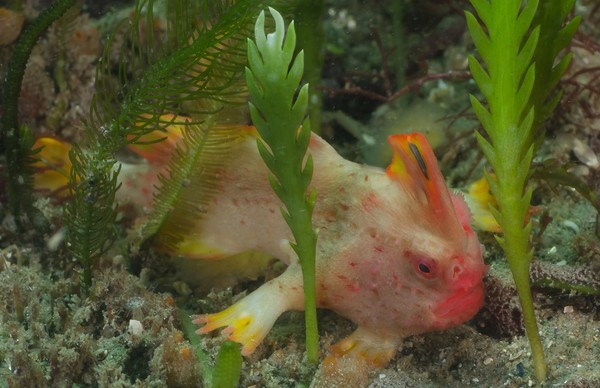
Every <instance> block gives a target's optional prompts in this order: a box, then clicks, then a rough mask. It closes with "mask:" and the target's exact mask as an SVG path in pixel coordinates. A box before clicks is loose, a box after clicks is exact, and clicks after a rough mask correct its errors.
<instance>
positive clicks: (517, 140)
mask: <svg viewBox="0 0 600 388" xmlns="http://www.w3.org/2000/svg"><path fill="white" fill-rule="evenodd" d="M472 4H473V6H474V8H475V10H476V11H477V15H478V16H479V18H480V20H481V24H480V23H479V22H478V21H477V19H476V18H475V17H474V16H473V14H472V13H470V12H467V13H466V16H467V23H468V24H469V31H470V32H471V36H472V37H473V41H474V43H475V46H476V47H477V50H478V52H479V56H480V57H481V59H482V63H484V64H485V65H486V69H484V68H483V66H482V65H481V63H480V62H479V61H478V60H477V59H475V57H474V56H470V57H469V65H470V69H471V73H472V74H473V79H474V80H475V82H476V83H477V85H478V86H479V89H480V91H481V92H482V94H483V95H484V96H485V99H486V101H487V104H488V108H485V107H484V106H483V105H482V104H481V102H480V101H479V100H478V99H477V98H476V97H471V103H472V105H473V109H474V111H475V113H476V114H477V117H478V119H479V121H480V122H481V124H482V127H483V129H484V131H485V134H486V135H487V138H486V137H484V136H483V135H482V134H480V133H478V132H476V137H477V141H478V143H479V146H480V147H481V149H482V151H483V153H484V155H485V157H486V159H487V160H488V162H489V164H490V166H491V167H492V168H493V173H487V174H486V178H487V181H488V182H489V184H490V189H491V192H492V194H493V195H494V197H495V199H496V207H491V210H492V212H493V214H494V217H495V218H496V220H497V221H498V224H499V225H500V227H501V228H502V237H497V240H498V242H499V243H500V245H501V246H502V248H503V250H504V252H505V253H506V258H507V260H508V263H509V265H510V268H511V271H512V274H513V278H514V280H515V284H516V286H517V291H518V294H519V298H520V302H521V306H522V308H523V315H524V321H525V328H526V331H527V336H528V337H529V340H530V343H531V349H532V356H533V359H534V365H535V373H536V377H537V379H538V381H544V380H545V379H546V364H545V361H544V353H543V347H542V342H541V339H540V338H539V330H538V327H537V324H536V318H535V315H534V310H533V301H532V298H531V291H530V286H529V266H530V264H531V260H532V259H533V248H532V247H531V244H530V242H529V237H530V234H531V223H530V221H529V220H528V211H529V206H530V202H531V196H532V188H531V187H526V184H527V179H528V176H529V168H530V166H531V163H532V160H533V156H534V153H535V149H536V148H537V147H538V145H539V142H540V141H541V140H542V139H543V132H540V126H541V123H542V122H543V121H544V120H545V119H547V118H548V117H549V116H550V114H551V112H552V110H553V109H554V108H555V107H556V105H557V104H558V101H559V100H560V96H561V94H560V93H556V94H554V95H553V96H551V92H552V91H553V89H554V88H555V86H556V85H557V83H558V81H559V79H560V77H561V76H562V75H563V73H564V72H565V70H566V68H567V66H568V64H569V62H570V60H571V55H566V56H564V57H563V58H562V59H561V60H560V61H559V62H558V63H557V64H555V59H556V57H557V55H558V54H559V53H560V52H561V50H563V49H564V48H565V47H566V46H567V45H568V44H569V41H570V40H571V38H572V37H573V35H574V34H575V31H576V30H577V27H578V25H579V22H580V19H579V18H575V19H572V20H571V21H570V22H569V23H568V24H567V25H566V26H565V27H561V26H562V24H563V22H564V20H565V18H566V16H567V15H568V13H569V11H570V10H571V9H572V7H573V4H574V1H569V2H564V1H542V2H540V3H539V5H538V2H537V1H529V2H527V4H525V5H523V4H522V2H521V1H520V0H517V1H495V0H492V1H490V2H487V1H485V0H482V1H478V0H475V1H472ZM482 25H483V26H485V27H486V31H485V32H484V30H483V27H482Z"/></svg>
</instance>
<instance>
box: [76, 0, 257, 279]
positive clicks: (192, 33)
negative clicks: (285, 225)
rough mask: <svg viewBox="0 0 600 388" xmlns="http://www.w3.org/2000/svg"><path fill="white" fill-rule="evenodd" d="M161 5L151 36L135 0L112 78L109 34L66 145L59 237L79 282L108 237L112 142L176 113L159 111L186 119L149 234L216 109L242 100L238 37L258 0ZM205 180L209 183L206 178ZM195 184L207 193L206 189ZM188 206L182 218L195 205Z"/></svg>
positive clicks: (143, 6)
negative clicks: (163, 18)
mask: <svg viewBox="0 0 600 388" xmlns="http://www.w3.org/2000/svg"><path fill="white" fill-rule="evenodd" d="M165 7H166V10H167V12H166V14H167V32H166V37H165V38H164V39H160V38H159V37H157V36H155V35H154V22H155V17H154V13H153V11H154V1H152V0H137V1H136V4H135V6H134V12H133V16H132V19H131V20H128V21H127V23H126V24H124V25H123V27H124V28H125V29H126V32H125V36H126V37H127V39H128V41H129V44H128V45H123V46H122V52H121V54H120V60H119V68H118V73H117V82H115V80H114V74H113V69H112V65H111V61H110V55H111V53H112V52H113V39H114V36H115V35H113V36H112V37H111V38H110V39H109V41H108V43H107V45H106V46H105V50H104V55H103V57H102V58H101V60H100V62H99V65H98V68H97V81H96V90H97V93H96V95H95V97H94V101H93V105H92V108H91V112H90V117H89V119H88V120H87V122H86V123H85V129H86V133H87V141H86V144H85V145H83V146H75V147H73V149H72V151H71V155H70V158H71V162H72V165H73V169H72V174H71V180H70V184H69V188H70V192H71V197H72V200H71V201H70V202H69V203H68V205H67V207H66V221H67V226H68V240H67V243H68V246H69V247H70V249H71V251H72V252H73V255H74V257H75V258H76V259H77V260H78V261H79V262H80V263H81V265H82V267H83V271H84V282H83V283H84V287H89V285H90V283H91V269H92V268H93V265H94V263H95V262H96V260H97V258H98V257H99V256H100V255H101V254H102V253H103V252H104V251H105V250H106V249H107V248H108V247H109V246H110V245H111V244H112V242H113V241H114V236H115V235H114V227H113V226H114V221H115V217H116V204H115V202H114V198H115V193H116V191H117V190H118V189H119V186H118V181H117V176H118V171H119V163H118V162H117V160H116V157H115V155H116V153H117V151H119V150H121V149H122V148H123V147H125V146H126V145H127V144H130V143H132V142H137V141H139V139H140V138H142V137H143V136H145V135H146V134H148V133H150V132H152V131H157V130H158V131H162V130H164V129H165V128H166V127H167V126H169V125H172V124H173V123H174V122H175V120H176V118H175V116H167V114H170V113H173V112H178V113H184V114H186V115H187V116H190V117H191V118H192V119H191V120H186V121H185V122H183V123H181V122H178V125H182V126H185V127H186V129H185V135H184V140H183V142H182V145H180V148H179V149H178V151H177V152H176V156H175V157H176V160H175V161H174V162H172V163H171V165H170V169H169V171H170V172H169V173H168V174H167V177H164V176H163V177H162V178H161V181H162V182H163V186H162V188H161V189H160V191H159V194H158V196H157V198H156V201H155V202H156V206H155V210H154V214H153V215H152V216H151V217H150V221H149V223H148V226H147V228H146V229H145V230H146V231H145V233H144V235H145V236H151V235H152V234H153V233H155V232H156V231H157V230H158V229H159V228H160V227H161V226H162V225H163V224H164V223H165V222H167V220H168V216H169V214H170V210H171V209H173V208H174V207H175V205H176V204H178V201H180V200H181V198H182V193H181V190H180V189H181V188H182V187H184V186H186V185H185V182H190V181H195V180H194V179H193V178H194V177H193V174H194V172H195V170H194V166H195V165H196V163H197V161H198V159H199V158H200V157H201V155H202V153H203V152H204V151H205V150H207V149H209V148H211V146H214V145H215V144H218V143H219V140H218V139H219V138H221V137H222V136H223V134H222V133H219V132H218V131H213V129H214V125H213V123H214V117H215V115H217V114H218V113H219V112H221V111H222V110H223V109H224V108H225V107H227V106H230V105H234V104H241V103H242V101H243V100H242V96H243V95H244V89H243V88H239V85H240V84H241V82H240V80H241V79H243V68H244V64H245V60H244V58H245V55H244V53H245V40H244V38H245V36H247V35H248V32H249V31H250V26H251V24H252V22H253V19H254V16H253V15H255V14H256V13H257V12H258V9H260V2H259V1H253V0H239V1H235V2H234V1H225V0H223V1H209V0H167V1H166V3H165ZM199 19H202V23H200V22H199ZM140 31H145V33H146V34H145V36H142V35H141V34H140ZM165 117H171V118H169V119H165ZM223 157H225V156H223ZM203 183H206V187H210V182H209V181H206V182H203ZM203 193H204V194H205V195H204V197H208V196H209V195H210V190H209V189H208V188H207V189H206V190H204V191H203ZM195 209H196V210H193V211H192V214H191V215H189V216H190V217H193V215H194V214H198V210H197V209H198V207H195ZM175 234H176V235H177V233H175Z"/></svg>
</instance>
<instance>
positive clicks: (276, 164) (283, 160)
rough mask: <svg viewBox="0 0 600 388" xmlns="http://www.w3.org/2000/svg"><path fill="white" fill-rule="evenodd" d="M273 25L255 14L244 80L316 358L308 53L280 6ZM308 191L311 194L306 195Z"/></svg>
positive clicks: (308, 345)
mask: <svg viewBox="0 0 600 388" xmlns="http://www.w3.org/2000/svg"><path fill="white" fill-rule="evenodd" d="M269 11H270V12H271V15H272V16H273V19H274V20H275V31H274V32H272V33H270V34H268V35H265V14H264V11H263V12H261V13H260V15H259V16H258V18H257V20H256V26H255V41H252V40H250V39H249V40H248V65H249V67H248V68H247V69H246V80H247V82H248V91H249V93H250V100H251V102H250V103H249V106H250V115H251V116H252V122H253V123H254V125H255V126H256V129H257V130H258V133H259V134H260V137H261V138H260V139H259V140H258V141H257V146H258V151H259V153H260V155H261V157H262V158H263V160H264V161H265V164H266V165H267V167H268V168H269V170H270V171H271V174H270V175H269V180H270V182H271V186H272V187H273V190H274V191H275V193H276V194H277V196H278V197H279V199H281V201H282V202H283V205H284V207H285V208H282V209H281V213H282V215H283V218H284V219H285V221H286V222H287V224H288V225H289V227H290V229H291V231H292V234H293V236H294V240H295V242H293V243H291V246H292V248H293V249H294V251H295V252H296V254H297V255H298V258H299V259H300V263H301V266H302V276H303V284H304V304H305V319H306V353H307V356H308V360H309V361H310V362H313V363H316V362H317V360H318V330H317V316H316V302H315V257H316V243H317V234H316V232H315V231H314V230H313V228H312V211H313V207H314V203H315V197H316V194H315V191H314V190H311V191H310V193H308V186H309V184H310V181H311V179H312V172H313V164H312V157H311V156H310V154H309V155H308V156H307V155H306V152H307V150H308V143H309V141H310V133H311V132H310V121H309V118H308V117H307V113H306V110H307V105H308V84H305V85H303V86H302V87H301V88H300V90H299V91H298V87H299V85H300V81H301V79H302V74H303V71H304V53H303V51H300V52H299V53H298V55H296V57H295V58H294V50H295V47H296V32H295V30H294V22H293V21H292V22H291V23H290V25H289V27H288V29H287V33H286V29H285V25H284V21H283V18H282V16H281V14H279V12H277V11H276V10H274V9H273V8H269ZM307 193H308V195H307Z"/></svg>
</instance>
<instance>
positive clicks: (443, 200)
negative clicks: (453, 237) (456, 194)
mask: <svg viewBox="0 0 600 388" xmlns="http://www.w3.org/2000/svg"><path fill="white" fill-rule="evenodd" d="M388 142H389V143H390V145H391V146H392V150H393V156H392V162H391V164H390V165H389V167H388V168H387V170H386V173H387V175H388V176H389V177H390V178H391V179H392V180H394V181H396V182H398V183H400V184H401V185H402V186H404V187H405V188H406V189H407V190H408V191H409V192H412V193H414V194H415V197H416V198H419V197H420V196H421V195H420V194H423V195H424V196H425V198H426V200H427V203H426V204H424V205H426V207H427V209H428V211H430V212H431V213H430V215H431V216H432V217H434V218H432V220H435V221H436V222H435V223H436V224H438V225H444V227H453V226H458V225H459V223H458V221H457V218H456V213H455V210H454V206H453V204H452V199H451V196H450V192H449V190H448V188H447V186H446V182H445V181H444V177H443V176H442V173H441V172H440V170H439V168H438V164H437V160H436V158H435V155H434V153H433V150H432V149H431V147H430V146H429V143H428V142H427V140H426V139H425V137H424V136H423V135H422V134H420V133H418V132H415V133H410V134H399V135H392V136H390V137H388Z"/></svg>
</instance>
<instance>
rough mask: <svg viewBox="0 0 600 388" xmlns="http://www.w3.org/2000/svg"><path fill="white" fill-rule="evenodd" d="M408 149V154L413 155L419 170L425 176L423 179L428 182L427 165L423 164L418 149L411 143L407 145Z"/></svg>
mask: <svg viewBox="0 0 600 388" xmlns="http://www.w3.org/2000/svg"><path fill="white" fill-rule="evenodd" d="M408 148H410V152H411V153H412V154H413V156H414V157H415V159H416V160H417V163H418V164H419V168H421V172H422V173H423V175H425V179H427V180H429V174H428V173H427V165H426V164H425V161H424V160H423V156H421V153H420V152H419V148H417V146H416V145H414V144H413V143H408Z"/></svg>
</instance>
